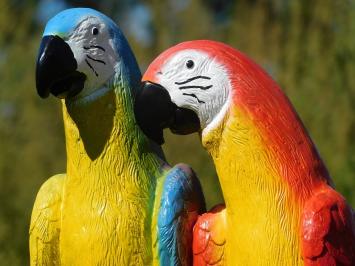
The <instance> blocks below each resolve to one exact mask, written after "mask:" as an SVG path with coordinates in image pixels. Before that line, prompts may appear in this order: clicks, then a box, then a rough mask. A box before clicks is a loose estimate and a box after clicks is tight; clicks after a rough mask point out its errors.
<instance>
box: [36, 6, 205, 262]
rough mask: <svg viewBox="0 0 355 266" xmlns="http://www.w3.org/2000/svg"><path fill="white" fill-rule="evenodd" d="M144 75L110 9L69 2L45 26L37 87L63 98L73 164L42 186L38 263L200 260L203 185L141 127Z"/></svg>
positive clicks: (69, 162)
mask: <svg viewBox="0 0 355 266" xmlns="http://www.w3.org/2000/svg"><path fill="white" fill-rule="evenodd" d="M140 82H141V73H140V70H139V68H138V65H137V63H136V60H135V57H134V55H133V53H132V51H131V49H130V47H129V45H128V43H127V41H126V39H125V37H124V36H123V34H122V32H121V31H120V29H119V28H118V26H117V25H116V24H115V23H114V22H113V21H112V20H111V19H109V18H108V17H106V16H105V15H103V14H101V13H99V12H97V11H95V10H92V9H88V8H75V9H68V10H65V11H63V12H61V13H59V14H58V15H56V16H55V17H54V18H52V19H51V20H50V21H49V22H48V24H47V25H46V28H45V30H44V33H43V39H42V42H41V45H40V49H39V54H38V61H37V69H36V84H37V92H38V94H39V95H40V96H41V97H43V98H46V97H47V96H49V95H50V94H52V95H54V96H56V97H58V98H60V99H61V102H62V109H63V120H64V127H65V138H66V150H67V169H66V173H63V174H58V175H55V176H53V177H51V178H49V179H48V180H47V181H46V182H45V183H44V184H43V185H42V187H41V189H40V190H39V192H38V195H37V198H36V201H35V204H34V207H33V212H32V218H31V225H30V231H29V233H30V259H31V265H191V264H192V246H191V245H192V235H193V234H192V228H193V225H194V223H195V221H196V219H197V217H198V214H201V213H202V212H204V208H205V207H204V206H205V205H204V198H203V195H202V191H201V187H200V184H199V181H198V180H197V178H196V176H195V174H194V173H193V171H192V170H191V169H190V168H189V167H188V166H187V165H183V164H179V165H176V166H174V167H172V168H171V167H170V166H169V165H168V164H167V163H166V162H165V160H164V156H163V153H162V150H161V148H160V146H159V145H158V144H156V143H154V142H152V141H150V140H149V139H148V138H147V137H146V136H145V135H144V134H143V132H142V131H141V130H140V128H139V127H138V125H137V123H136V120H135V116H134V110H133V109H134V99H135V96H136V94H137V93H138V92H139V90H140ZM58 119H59V118H58Z"/></svg>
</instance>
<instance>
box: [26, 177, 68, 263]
mask: <svg viewBox="0 0 355 266" xmlns="http://www.w3.org/2000/svg"><path fill="white" fill-rule="evenodd" d="M64 179H65V175H64V174H62V175H55V176H53V177H51V178H50V179H48V180H47V181H46V182H45V183H44V184H43V185H42V187H41V189H40V190H39V192H38V194H37V197H36V201H35V204H34V207H33V210H32V217H31V225H30V231H29V234H30V257H31V258H30V259H31V265H60V258H59V234H60V218H61V211H60V208H61V202H62V191H63V184H64Z"/></svg>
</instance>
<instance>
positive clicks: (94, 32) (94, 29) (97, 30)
mask: <svg viewBox="0 0 355 266" xmlns="http://www.w3.org/2000/svg"><path fill="white" fill-rule="evenodd" d="M91 33H92V35H97V34H99V29H98V28H96V27H93V28H92V29H91Z"/></svg>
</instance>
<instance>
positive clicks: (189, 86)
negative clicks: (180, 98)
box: [175, 76, 213, 90]
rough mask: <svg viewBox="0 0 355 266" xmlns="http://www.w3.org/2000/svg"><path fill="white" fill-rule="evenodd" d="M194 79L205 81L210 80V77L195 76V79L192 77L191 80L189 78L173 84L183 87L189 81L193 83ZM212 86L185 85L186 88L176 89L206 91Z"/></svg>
mask: <svg viewBox="0 0 355 266" xmlns="http://www.w3.org/2000/svg"><path fill="white" fill-rule="evenodd" d="M196 79H207V80H210V79H211V78H210V77H207V76H196V77H192V78H189V79H187V80H184V81H180V82H175V84H176V85H184V84H187V83H189V82H191V81H194V80H196ZM212 86H213V85H208V86H198V85H187V86H180V87H178V88H179V90H188V89H200V90H208V89H210V88H212Z"/></svg>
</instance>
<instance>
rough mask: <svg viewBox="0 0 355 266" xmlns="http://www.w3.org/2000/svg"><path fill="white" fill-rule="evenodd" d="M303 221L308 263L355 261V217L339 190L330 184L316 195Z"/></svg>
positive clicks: (349, 262)
mask: <svg viewBox="0 0 355 266" xmlns="http://www.w3.org/2000/svg"><path fill="white" fill-rule="evenodd" d="M301 222H302V224H301V245H302V256H303V259H304V261H305V265H355V221H354V218H353V213H352V210H351V208H350V207H349V206H348V205H347V203H346V202H345V199H344V198H343V197H342V196H341V195H340V194H339V193H337V192H336V191H335V190H333V189H332V188H330V187H328V188H327V189H325V190H323V191H321V192H319V193H317V194H316V195H315V196H313V197H312V198H311V199H310V200H308V201H307V202H306V204H305V209H304V211H303V216H302V220H301Z"/></svg>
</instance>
